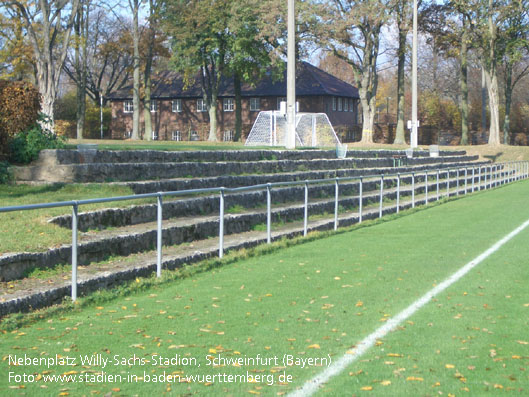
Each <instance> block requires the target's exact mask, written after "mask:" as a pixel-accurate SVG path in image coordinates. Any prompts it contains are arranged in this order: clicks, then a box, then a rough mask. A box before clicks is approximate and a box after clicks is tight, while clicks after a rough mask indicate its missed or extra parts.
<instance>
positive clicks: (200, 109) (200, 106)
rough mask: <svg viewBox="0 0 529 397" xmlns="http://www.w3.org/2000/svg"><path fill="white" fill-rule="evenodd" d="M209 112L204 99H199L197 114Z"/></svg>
mask: <svg viewBox="0 0 529 397" xmlns="http://www.w3.org/2000/svg"><path fill="white" fill-rule="evenodd" d="M207 110H208V109H207V107H206V101H204V100H203V99H197V112H206V111H207Z"/></svg>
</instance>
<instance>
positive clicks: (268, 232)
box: [266, 183, 272, 244]
mask: <svg viewBox="0 0 529 397" xmlns="http://www.w3.org/2000/svg"><path fill="white" fill-rule="evenodd" d="M271 187H272V185H271V184H270V183H268V184H267V185H266V242H267V243H268V244H270V243H271V242H272V192H271Z"/></svg>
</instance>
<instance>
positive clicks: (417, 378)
mask: <svg viewBox="0 0 529 397" xmlns="http://www.w3.org/2000/svg"><path fill="white" fill-rule="evenodd" d="M406 380H408V381H417V382H422V381H423V380H424V379H423V378H419V377H416V376H408V377H407V378H406Z"/></svg>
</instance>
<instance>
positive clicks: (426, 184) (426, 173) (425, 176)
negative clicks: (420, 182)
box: [424, 171, 428, 204]
mask: <svg viewBox="0 0 529 397" xmlns="http://www.w3.org/2000/svg"><path fill="white" fill-rule="evenodd" d="M424 194H425V200H424V201H425V204H428V171H426V172H425V173H424Z"/></svg>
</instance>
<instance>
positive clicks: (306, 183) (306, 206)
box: [303, 181, 309, 236]
mask: <svg viewBox="0 0 529 397" xmlns="http://www.w3.org/2000/svg"><path fill="white" fill-rule="evenodd" d="M308 218H309V182H308V181H305V209H304V216H303V235H304V236H306V235H307V223H308Z"/></svg>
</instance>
